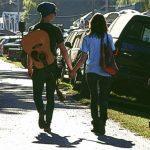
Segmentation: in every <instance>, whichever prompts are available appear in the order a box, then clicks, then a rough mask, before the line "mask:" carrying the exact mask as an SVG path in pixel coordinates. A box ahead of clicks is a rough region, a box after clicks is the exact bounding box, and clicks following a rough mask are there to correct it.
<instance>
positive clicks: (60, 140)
mask: <svg viewBox="0 0 150 150" xmlns="http://www.w3.org/2000/svg"><path fill="white" fill-rule="evenodd" d="M67 137H69V136H60V135H58V134H56V133H51V134H50V135H48V134H46V133H40V134H39V135H38V136H37V137H36V139H37V141H33V142H32V143H37V144H52V145H57V147H60V148H62V147H65V148H75V147H76V146H75V145H78V144H80V143H81V142H82V140H83V139H78V140H76V141H74V142H69V140H68V139H67Z"/></svg>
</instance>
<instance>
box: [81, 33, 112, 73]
mask: <svg viewBox="0 0 150 150" xmlns="http://www.w3.org/2000/svg"><path fill="white" fill-rule="evenodd" d="M107 35H108V41H109V43H110V46H111V47H112V50H113V51H114V50H115V46H114V43H113V39H112V36H111V35H110V34H105V35H104V43H106V44H107ZM100 45H101V38H98V37H97V36H96V35H92V36H89V35H87V36H85V37H84V39H83V43H82V45H81V51H82V52H85V53H87V54H88V59H87V61H86V71H85V72H86V73H96V74H98V75H101V76H111V75H110V74H108V73H106V72H105V71H103V70H102V68H101V67H100V65H99V62H100Z"/></svg>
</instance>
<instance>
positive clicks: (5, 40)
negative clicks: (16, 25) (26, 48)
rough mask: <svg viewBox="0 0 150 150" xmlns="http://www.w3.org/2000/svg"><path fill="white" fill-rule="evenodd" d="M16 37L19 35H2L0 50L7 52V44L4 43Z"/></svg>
mask: <svg viewBox="0 0 150 150" xmlns="http://www.w3.org/2000/svg"><path fill="white" fill-rule="evenodd" d="M18 38H20V36H4V37H3V40H1V42H0V51H1V52H2V53H3V54H8V48H7V46H6V47H5V45H6V44H7V43H12V42H15V41H16V39H18Z"/></svg>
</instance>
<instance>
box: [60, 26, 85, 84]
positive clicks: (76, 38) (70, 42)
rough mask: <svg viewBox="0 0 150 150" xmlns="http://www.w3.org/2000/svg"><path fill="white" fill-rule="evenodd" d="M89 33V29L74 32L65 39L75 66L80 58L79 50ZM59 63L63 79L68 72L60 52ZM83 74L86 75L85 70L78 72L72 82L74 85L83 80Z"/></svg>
mask: <svg viewBox="0 0 150 150" xmlns="http://www.w3.org/2000/svg"><path fill="white" fill-rule="evenodd" d="M87 31H88V30H87V29H78V30H73V31H71V32H70V34H69V35H68V37H67V38H66V39H65V46H66V47H67V50H68V54H69V57H70V59H71V61H72V62H73V65H74V64H75V63H76V61H77V59H78V56H79V54H80V51H79V50H80V47H81V43H82V40H83V37H84V36H85V35H86V34H87ZM57 62H58V63H57V64H58V67H59V68H61V78H63V77H64V75H65V74H68V72H67V69H66V65H65V63H64V61H63V58H62V56H61V55H60V52H59V51H58V57H57ZM83 73H84V69H83V68H82V69H80V70H79V71H78V72H77V76H76V78H75V79H74V80H72V83H73V84H75V83H76V81H77V80H79V79H81V75H83Z"/></svg>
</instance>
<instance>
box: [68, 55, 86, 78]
mask: <svg viewBox="0 0 150 150" xmlns="http://www.w3.org/2000/svg"><path fill="white" fill-rule="evenodd" d="M87 57H88V55H87V53H85V52H82V53H81V56H80V58H79V60H78V62H77V64H76V65H75V67H74V68H73V70H72V71H71V73H70V77H71V78H73V77H75V75H76V72H77V71H78V69H79V68H80V67H81V66H82V65H83V64H84V63H85V61H86V60H87Z"/></svg>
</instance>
